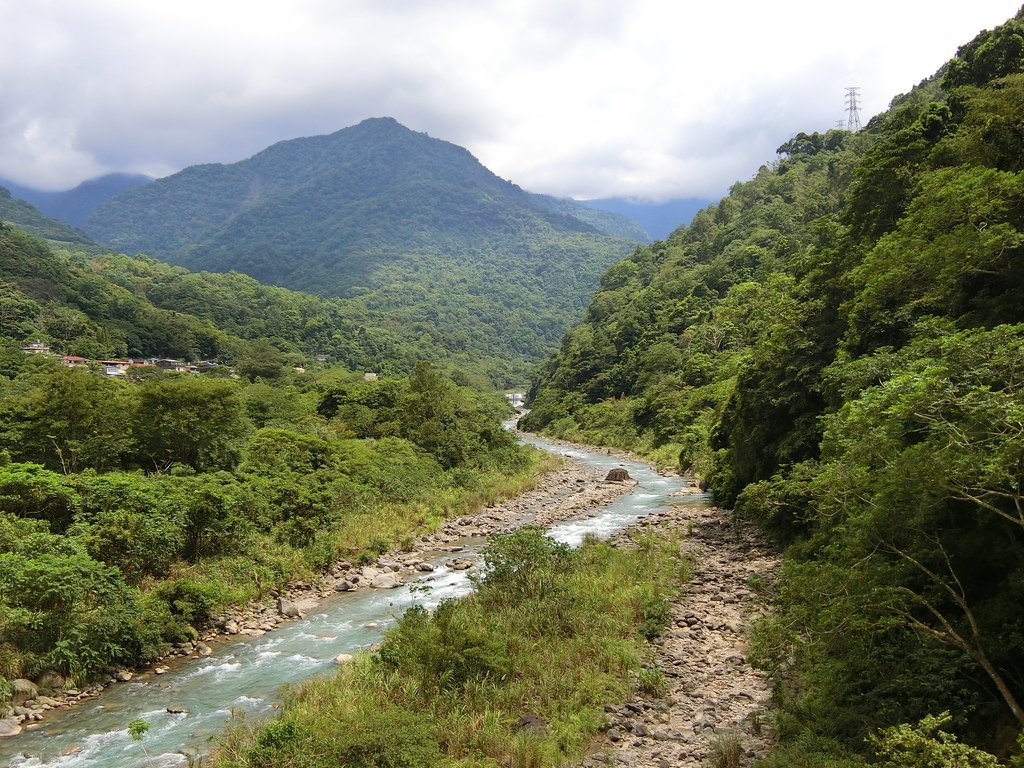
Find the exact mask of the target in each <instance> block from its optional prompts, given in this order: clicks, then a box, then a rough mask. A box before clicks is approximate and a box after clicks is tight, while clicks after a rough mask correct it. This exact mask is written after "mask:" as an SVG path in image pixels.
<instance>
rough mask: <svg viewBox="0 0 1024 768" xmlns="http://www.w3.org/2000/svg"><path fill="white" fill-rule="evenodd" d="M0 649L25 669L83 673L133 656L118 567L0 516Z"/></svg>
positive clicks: (131, 614) (131, 604)
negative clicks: (15, 654) (12, 653)
mask: <svg viewBox="0 0 1024 768" xmlns="http://www.w3.org/2000/svg"><path fill="white" fill-rule="evenodd" d="M0 616H2V617H3V618H2V620H0V649H4V650H0V654H2V653H6V649H8V648H14V649H18V651H19V652H20V653H21V654H23V661H22V662H21V666H22V668H21V669H19V670H18V671H19V672H21V673H24V674H34V673H37V672H39V671H42V670H46V669H56V670H58V671H60V672H62V673H64V674H67V675H71V676H74V677H79V676H81V677H83V678H87V677H88V676H90V675H94V674H96V673H98V672H101V671H103V670H106V669H109V668H111V667H112V666H115V665H118V664H126V663H131V662H132V661H134V660H135V659H136V658H137V656H136V653H137V650H138V649H137V648H136V647H134V640H135V638H136V632H135V622H136V620H137V617H138V607H137V601H136V594H135V593H134V592H133V591H132V590H131V589H129V588H128V587H127V586H126V585H125V583H124V580H123V578H122V577H121V574H120V572H119V571H118V570H117V569H116V568H112V567H109V566H106V565H103V564H102V563H99V562H97V561H95V560H93V559H92V558H91V557H89V556H88V554H86V553H85V552H84V551H83V550H82V548H81V547H80V545H78V544H77V542H75V541H73V540H72V539H69V538H67V537H62V536H57V535H54V534H51V533H47V532H46V529H45V527H43V526H40V525H38V524H36V523H34V522H32V521H20V520H17V519H16V518H12V517H10V516H8V515H4V516H2V517H0Z"/></svg>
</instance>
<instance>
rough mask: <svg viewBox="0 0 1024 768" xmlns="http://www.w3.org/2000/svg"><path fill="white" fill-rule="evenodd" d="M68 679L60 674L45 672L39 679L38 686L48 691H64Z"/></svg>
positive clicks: (51, 671)
mask: <svg viewBox="0 0 1024 768" xmlns="http://www.w3.org/2000/svg"><path fill="white" fill-rule="evenodd" d="M67 682H68V681H67V678H65V677H64V675H62V674H61V673H60V672H54V671H53V670H50V671H49V672H44V673H43V674H42V675H40V677H39V681H38V683H37V684H38V685H39V687H40V688H41V689H43V690H48V691H63V690H64V687H65V686H66V685H67Z"/></svg>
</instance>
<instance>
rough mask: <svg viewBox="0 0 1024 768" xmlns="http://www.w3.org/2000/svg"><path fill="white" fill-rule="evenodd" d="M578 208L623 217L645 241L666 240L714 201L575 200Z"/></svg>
mask: <svg viewBox="0 0 1024 768" xmlns="http://www.w3.org/2000/svg"><path fill="white" fill-rule="evenodd" d="M577 202H578V203H579V204H580V205H583V206H586V207H587V208H593V209H594V210H595V211H603V212H605V213H611V214H616V215H618V216H623V217H626V218H628V219H630V220H631V221H636V222H638V223H639V224H640V226H641V227H642V229H643V231H644V234H645V235H646V238H645V239H647V240H667V239H668V236H669V235H670V234H672V233H673V232H674V231H675V230H677V229H679V228H680V227H687V226H689V225H690V222H691V221H693V217H694V216H695V215H696V214H697V211H699V210H701V209H702V208H707V207H708V206H709V205H711V204H712V203H713V202H714V201H713V200H707V199H705V198H702V197H680V198H675V199H672V200H665V201H663V202H660V203H655V202H652V201H648V200H637V199H634V198H625V197H608V198H602V199H599V200H579V201H577Z"/></svg>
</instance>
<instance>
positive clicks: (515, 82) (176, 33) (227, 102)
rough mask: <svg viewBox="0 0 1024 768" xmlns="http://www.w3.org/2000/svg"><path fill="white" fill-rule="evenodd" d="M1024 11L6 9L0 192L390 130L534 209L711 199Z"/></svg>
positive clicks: (46, 5) (76, 3) (981, 4)
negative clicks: (856, 94) (498, 180)
mask: <svg viewBox="0 0 1024 768" xmlns="http://www.w3.org/2000/svg"><path fill="white" fill-rule="evenodd" d="M1018 2H1019V0H977V1H976V2H972V3H955V4H954V3H952V2H948V3H936V2H924V1H923V0H913V1H912V2H903V3H893V2H885V3H883V2H881V0H865V1H864V2H861V3H859V4H858V5H857V6H856V7H851V6H844V7H840V6H824V5H822V4H821V3H819V2H813V3H812V2H809V1H806V0H786V1H784V0H777V2H774V3H756V4H755V3H749V2H743V3H740V2H736V0H722V1H721V2H718V3H700V4H696V3H692V2H673V3H667V2H664V1H663V0H519V1H518V2H512V3H509V2H498V0H480V1H478V2H474V3H467V2H460V1H458V0H431V1H424V0H347V1H346V2H332V1H331V0H299V1H297V2H292V3H282V2H273V3H271V2H265V1H262V0H261V1H258V2H257V1H253V0H248V1H246V2H240V1H235V0H203V2H199V0H178V1H177V2H175V3H139V2H137V1H135V0H49V1H48V2H47V1H45V0H41V1H39V2H33V3H17V2H14V1H13V0H7V1H6V2H4V1H3V0H0V72H2V73H3V74H2V75H0V146H2V147H3V152H0V176H6V177H9V178H12V179H13V180H15V181H19V182H22V183H30V184H35V185H38V186H44V187H48V188H58V187H67V186H70V185H72V184H74V183H77V182H78V181H81V180H82V179H83V178H86V177H88V176H91V175H94V174H96V173H100V172H104V171H109V170H132V171H143V172H150V173H154V172H155V173H164V172H169V171H172V170H176V169H178V168H181V167H183V166H185V165H189V164H193V163H199V162H232V161H235V160H239V159H241V158H243V157H246V156H248V155H251V154H252V153H254V152H256V151H258V150H260V149H262V148H263V147H265V146H267V145H268V144H270V143H273V142H274V141H278V140H281V139H287V138H293V137H295V136H303V135H313V134H318V133H327V132H331V131H334V130H337V129H339V128H342V127H344V126H347V125H351V124H353V123H356V122H358V121H359V120H361V119H363V118H365V117H371V116H382V115H391V116H393V117H395V118H397V119H398V120H400V121H401V122H403V123H405V124H406V125H408V126H409V127H411V128H413V129H415V130H421V131H427V132H428V133H430V134H431V135H432V136H437V137H439V138H444V139H447V140H449V141H453V142H455V143H457V144H462V145H464V146H466V147H468V148H469V149H470V150H471V151H472V152H474V154H476V155H477V156H478V157H479V158H480V159H481V161H482V162H483V163H484V164H485V165H487V166H488V167H489V168H491V169H492V170H493V171H494V172H495V173H497V174H498V175H500V176H503V177H505V178H511V179H512V180H513V181H515V182H517V183H518V184H520V185H521V186H523V187H525V188H527V189H531V190H535V191H539V192H549V193H554V194H571V195H575V196H585V197H597V196H608V195H633V196H647V197H655V198H661V197H667V196H690V195H707V196H710V195H716V194H720V193H721V192H723V191H724V190H725V189H726V188H727V187H728V186H729V184H731V183H732V181H734V180H735V179H737V178H746V177H749V176H750V175H752V174H753V173H754V172H755V171H756V169H757V167H758V166H759V165H760V164H761V163H763V162H765V161H767V160H769V159H770V158H771V157H772V156H773V153H774V149H775V147H776V146H778V145H779V144H781V143H782V142H783V141H785V140H786V139H787V138H788V137H789V136H791V135H792V134H793V133H795V132H797V131H800V130H821V129H826V128H830V127H832V126H833V125H834V124H835V121H836V120H838V119H840V118H842V117H843V95H844V91H843V89H844V87H845V86H847V85H859V86H860V87H861V89H862V94H863V113H864V114H863V118H864V120H865V121H866V119H867V118H868V117H869V116H870V115H871V114H874V113H876V112H878V111H881V110H882V109H884V108H885V106H886V104H887V103H888V101H889V100H890V99H891V98H892V97H893V96H894V95H896V94H897V93H898V92H901V91H906V90H908V89H909V88H910V87H911V86H912V85H913V84H915V83H916V82H918V81H919V80H921V79H922V78H924V77H926V76H928V75H930V74H932V72H934V71H935V70H936V69H937V68H938V67H939V66H940V65H941V64H942V63H943V62H944V61H946V60H947V59H948V58H950V57H951V56H952V55H953V53H954V52H955V50H956V47H957V46H958V45H960V44H962V43H964V42H967V41H968V40H969V39H970V38H971V37H973V36H974V35H975V34H976V33H977V32H978V31H979V30H980V29H981V28H984V27H992V26H995V25H996V24H999V23H1001V22H1002V21H1004V20H1005V19H1006V18H1008V17H1009V16H1011V15H1012V14H1013V13H1014V12H1015V11H1016V10H1017V4H1018ZM938 6H945V7H938ZM823 9H828V10H823Z"/></svg>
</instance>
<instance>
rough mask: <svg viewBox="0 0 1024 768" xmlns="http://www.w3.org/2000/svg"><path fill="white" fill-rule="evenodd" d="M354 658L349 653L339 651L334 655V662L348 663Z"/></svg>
mask: <svg viewBox="0 0 1024 768" xmlns="http://www.w3.org/2000/svg"><path fill="white" fill-rule="evenodd" d="M354 658H355V656H353V655H352V654H351V653H339V654H338V655H337V656H335V657H334V663H335V664H339V665H340V664H348V663H349V662H350V661H352V659H354Z"/></svg>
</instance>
